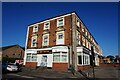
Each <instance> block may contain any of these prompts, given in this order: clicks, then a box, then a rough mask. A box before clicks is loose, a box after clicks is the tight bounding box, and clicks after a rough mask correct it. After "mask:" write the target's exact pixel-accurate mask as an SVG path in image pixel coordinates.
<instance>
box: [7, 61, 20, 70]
mask: <svg viewBox="0 0 120 80" xmlns="http://www.w3.org/2000/svg"><path fill="white" fill-rule="evenodd" d="M7 71H18V67H17V65H15V64H14V63H9V64H8V65H7Z"/></svg>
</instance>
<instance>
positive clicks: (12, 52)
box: [1, 45, 24, 59]
mask: <svg viewBox="0 0 120 80" xmlns="http://www.w3.org/2000/svg"><path fill="white" fill-rule="evenodd" d="M1 50H2V57H7V58H21V59H23V58H24V48H23V47H21V46H19V45H10V46H5V47H2V48H1Z"/></svg>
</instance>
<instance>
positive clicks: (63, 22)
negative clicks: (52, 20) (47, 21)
mask: <svg viewBox="0 0 120 80" xmlns="http://www.w3.org/2000/svg"><path fill="white" fill-rule="evenodd" d="M61 19H62V20H63V22H62V25H59V21H60V20H61ZM60 26H64V17H63V18H59V19H57V27H60Z"/></svg>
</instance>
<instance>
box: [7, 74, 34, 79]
mask: <svg viewBox="0 0 120 80" xmlns="http://www.w3.org/2000/svg"><path fill="white" fill-rule="evenodd" d="M7 75H12V76H20V77H23V78H34V77H30V76H22V75H18V74H7Z"/></svg>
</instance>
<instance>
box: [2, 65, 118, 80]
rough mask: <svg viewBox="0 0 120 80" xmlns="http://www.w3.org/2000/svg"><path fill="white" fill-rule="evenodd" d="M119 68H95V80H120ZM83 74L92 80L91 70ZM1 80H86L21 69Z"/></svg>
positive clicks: (68, 73)
mask: <svg viewBox="0 0 120 80" xmlns="http://www.w3.org/2000/svg"><path fill="white" fill-rule="evenodd" d="M118 71H120V68H117V67H107V68H101V67H96V68H95V78H96V79H95V80H120V79H118V78H119V77H120V76H119V73H118ZM84 73H89V75H88V78H89V80H94V79H93V73H92V69H89V70H86V71H84ZM2 78H3V79H2V80H6V79H7V80H21V79H22V80H48V79H51V80H58V79H61V80H71V79H72V80H73V79H74V78H75V79H78V80H88V79H86V78H85V77H84V76H83V75H81V74H80V73H77V74H76V75H75V76H74V75H72V73H71V72H57V71H52V70H45V71H42V70H29V69H23V71H22V72H17V73H16V72H14V73H13V72H10V73H7V74H3V75H2Z"/></svg>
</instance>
